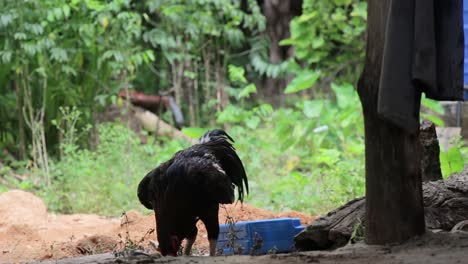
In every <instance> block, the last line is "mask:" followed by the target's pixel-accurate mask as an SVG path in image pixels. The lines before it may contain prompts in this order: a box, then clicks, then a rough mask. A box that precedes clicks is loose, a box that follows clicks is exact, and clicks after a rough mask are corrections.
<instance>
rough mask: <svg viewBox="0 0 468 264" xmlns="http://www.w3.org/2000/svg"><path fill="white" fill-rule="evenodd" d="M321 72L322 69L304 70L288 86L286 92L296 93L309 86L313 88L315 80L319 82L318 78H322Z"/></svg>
mask: <svg viewBox="0 0 468 264" xmlns="http://www.w3.org/2000/svg"><path fill="white" fill-rule="evenodd" d="M320 76H321V73H320V71H314V72H310V71H304V72H302V73H300V74H299V75H298V76H296V78H294V79H293V80H292V81H291V82H290V83H289V84H288V86H287V87H286V90H285V91H284V93H286V94H290V93H296V92H299V91H302V90H305V89H308V88H311V87H312V86H313V85H314V84H315V82H317V80H318V78H320Z"/></svg>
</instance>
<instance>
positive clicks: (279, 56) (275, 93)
mask: <svg viewBox="0 0 468 264" xmlns="http://www.w3.org/2000/svg"><path fill="white" fill-rule="evenodd" d="M302 2H303V1H302V0H292V1H278V0H264V1H259V5H260V6H261V8H262V13H263V14H264V15H265V18H266V33H267V34H268V37H269V38H270V40H271V45H270V50H269V55H270V58H269V59H270V63H272V64H280V63H282V62H284V61H285V60H287V59H289V58H290V57H292V56H294V50H293V48H292V47H291V46H280V45H279V42H280V41H281V40H283V39H286V38H289V37H290V35H291V34H290V31H289V24H290V22H291V20H292V19H293V18H294V17H295V16H299V15H301V14H302ZM260 85H261V88H260V89H259V92H260V93H261V95H262V96H263V97H264V99H265V100H267V101H269V102H271V103H273V104H274V105H281V104H282V99H283V90H284V88H285V87H286V85H287V80H286V79H285V78H272V77H265V79H263V80H262V82H261V84H260Z"/></svg>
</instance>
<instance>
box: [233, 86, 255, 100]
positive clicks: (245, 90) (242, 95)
mask: <svg viewBox="0 0 468 264" xmlns="http://www.w3.org/2000/svg"><path fill="white" fill-rule="evenodd" d="M256 92H257V87H256V86H255V84H253V83H251V84H249V85H247V86H246V87H244V88H243V89H242V90H241V91H240V93H239V94H237V96H236V97H237V99H238V100H239V99H242V98H248V97H249V96H250V94H253V93H256Z"/></svg>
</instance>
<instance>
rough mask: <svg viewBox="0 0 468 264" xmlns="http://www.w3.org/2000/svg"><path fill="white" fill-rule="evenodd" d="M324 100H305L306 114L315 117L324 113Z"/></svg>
mask: <svg viewBox="0 0 468 264" xmlns="http://www.w3.org/2000/svg"><path fill="white" fill-rule="evenodd" d="M324 105H325V104H324V101H323V100H309V101H304V109H303V111H304V115H305V116H307V117H308V118H315V117H319V116H320V114H321V113H322V109H323V106H324Z"/></svg>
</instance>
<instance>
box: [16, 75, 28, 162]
mask: <svg viewBox="0 0 468 264" xmlns="http://www.w3.org/2000/svg"><path fill="white" fill-rule="evenodd" d="M18 81H19V75H18V74H16V78H15V79H14V80H13V86H14V89H15V93H16V111H17V114H18V115H17V117H18V122H19V124H18V148H19V149H18V158H19V160H24V159H25V158H26V136H25V132H24V117H23V90H22V89H21V88H20V86H19V85H18Z"/></svg>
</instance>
